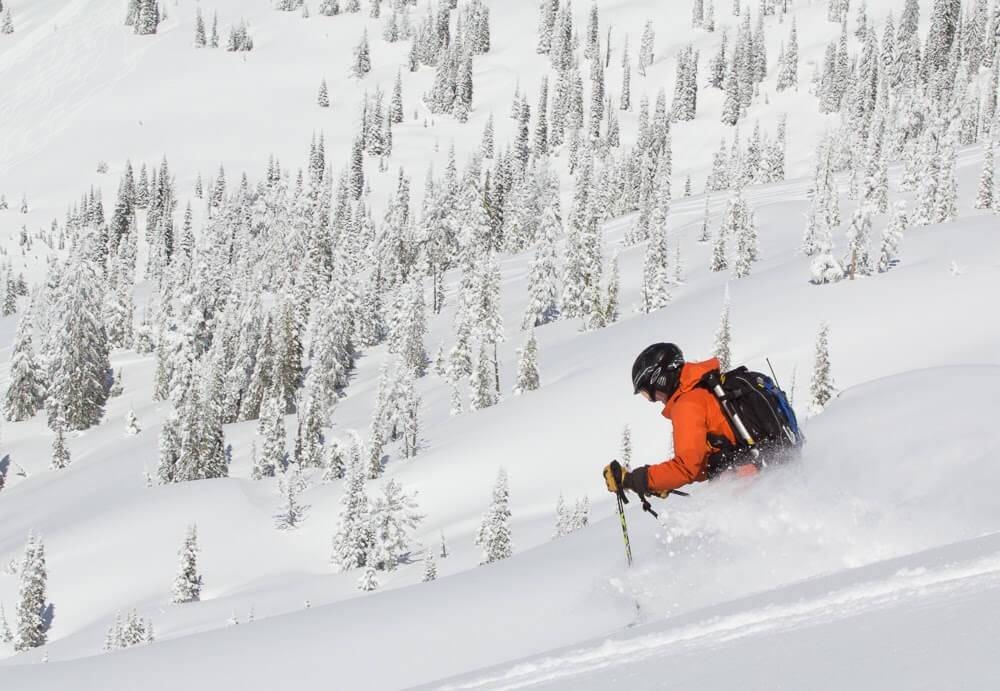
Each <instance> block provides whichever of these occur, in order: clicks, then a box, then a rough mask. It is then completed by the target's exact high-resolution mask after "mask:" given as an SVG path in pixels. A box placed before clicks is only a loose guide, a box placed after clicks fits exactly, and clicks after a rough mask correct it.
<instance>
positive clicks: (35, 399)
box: [3, 314, 45, 422]
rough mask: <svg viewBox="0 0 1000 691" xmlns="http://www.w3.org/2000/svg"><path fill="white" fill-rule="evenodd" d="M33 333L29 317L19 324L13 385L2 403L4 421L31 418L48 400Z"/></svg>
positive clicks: (12, 359) (12, 366)
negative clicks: (46, 399)
mask: <svg viewBox="0 0 1000 691" xmlns="http://www.w3.org/2000/svg"><path fill="white" fill-rule="evenodd" d="M31 331H32V328H31V320H30V317H29V316H28V315H27V314H25V315H23V316H22V317H21V318H20V319H19V320H18V322H17V332H16V333H15V335H14V345H13V348H12V350H11V355H10V383H9V384H8V386H7V393H6V395H5V396H4V402H3V409H4V417H5V418H7V419H8V420H10V421H12V422H19V421H21V420H27V419H28V418H30V417H32V416H33V415H34V414H35V413H36V412H38V409H39V408H40V407H41V405H42V401H43V398H44V396H45V389H44V386H43V382H42V372H41V368H40V367H39V365H38V361H37V360H36V358H35V349H34V347H33V345H32V338H31Z"/></svg>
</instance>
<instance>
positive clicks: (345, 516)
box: [332, 453, 372, 571]
mask: <svg viewBox="0 0 1000 691" xmlns="http://www.w3.org/2000/svg"><path fill="white" fill-rule="evenodd" d="M371 544H372V523H371V510H370V505H369V501H368V495H367V494H366V493H365V460H364V458H363V456H362V455H361V454H360V453H359V454H357V455H355V454H353V453H352V454H351V458H350V462H349V464H348V466H347V475H346V477H345V478H344V493H343V495H342V496H341V499H340V518H339V525H338V526H337V532H336V533H335V534H334V536H333V557H332V561H333V563H334V564H336V565H337V566H338V567H339V568H340V569H341V570H342V571H348V570H350V569H354V568H357V567H361V566H365V564H366V558H367V555H368V551H369V549H370V547H371Z"/></svg>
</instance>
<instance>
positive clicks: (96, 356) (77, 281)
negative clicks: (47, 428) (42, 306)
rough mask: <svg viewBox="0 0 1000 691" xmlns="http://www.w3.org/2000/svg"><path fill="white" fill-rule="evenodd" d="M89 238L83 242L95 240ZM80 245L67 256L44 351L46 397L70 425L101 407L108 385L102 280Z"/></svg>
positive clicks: (95, 415) (91, 420)
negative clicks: (78, 250)
mask: <svg viewBox="0 0 1000 691" xmlns="http://www.w3.org/2000/svg"><path fill="white" fill-rule="evenodd" d="M93 241H94V240H93V238H88V239H87V245H88V246H92V245H90V243H91V242H93ZM87 255H88V252H87V251H83V252H80V253H79V254H77V255H76V256H74V257H71V259H70V262H69V264H68V266H67V267H66V270H65V273H64V275H63V279H62V284H61V285H62V286H65V288H64V289H63V290H60V295H59V297H58V300H57V303H56V305H55V310H54V314H55V319H56V321H57V323H59V324H60V328H59V329H53V330H52V332H51V334H50V339H51V342H50V343H49V344H48V346H47V348H46V350H47V352H48V376H47V381H48V382H49V389H48V400H49V401H50V403H51V408H50V421H51V418H52V415H51V411H55V410H56V409H59V410H61V411H62V413H63V414H64V415H65V416H66V423H67V425H68V429H77V430H79V429H86V428H87V427H89V426H91V425H94V424H96V423H97V422H98V421H99V420H100V418H101V415H102V414H103V412H104V403H105V402H106V400H107V398H108V389H109V388H110V385H111V364H110V360H109V349H110V347H109V343H108V338H107V332H106V331H105V327H104V324H103V320H102V319H101V311H102V310H101V307H102V304H103V302H104V298H103V295H102V294H101V292H100V291H101V287H102V286H103V283H104V282H103V280H102V279H101V277H100V276H99V275H98V273H97V268H96V267H95V266H94V265H93V263H92V262H90V261H89V260H88V258H87Z"/></svg>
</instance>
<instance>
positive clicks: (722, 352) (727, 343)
mask: <svg viewBox="0 0 1000 691" xmlns="http://www.w3.org/2000/svg"><path fill="white" fill-rule="evenodd" d="M729 309H730V300H729V287H728V286H726V296H725V298H724V299H723V301H722V315H721V316H720V317H719V327H718V328H717V329H716V331H715V346H714V348H713V349H712V354H713V355H715V357H717V358H718V359H719V368H720V370H721V371H723V372H726V371H728V370H729V368H730V365H731V364H732V345H731V343H732V327H731V326H730V322H729Z"/></svg>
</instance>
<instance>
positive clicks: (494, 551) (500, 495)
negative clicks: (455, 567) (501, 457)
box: [476, 468, 513, 564]
mask: <svg viewBox="0 0 1000 691" xmlns="http://www.w3.org/2000/svg"><path fill="white" fill-rule="evenodd" d="M510 517H511V513H510V491H509V489H508V487H507V471H506V470H504V469H503V468H501V469H500V471H499V473H497V479H496V482H495V483H494V485H493V501H492V503H491V504H490V508H489V509H488V510H487V511H486V513H484V514H483V520H482V523H481V524H480V526H479V532H478V533H477V534H476V545H477V546H479V547H481V548H482V550H483V560H482V562H480V563H482V564H489V563H492V562H495V561H500V560H501V559H506V558H508V557H509V556H510V555H511V554H512V553H513V544H512V542H511V533H510Z"/></svg>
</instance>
